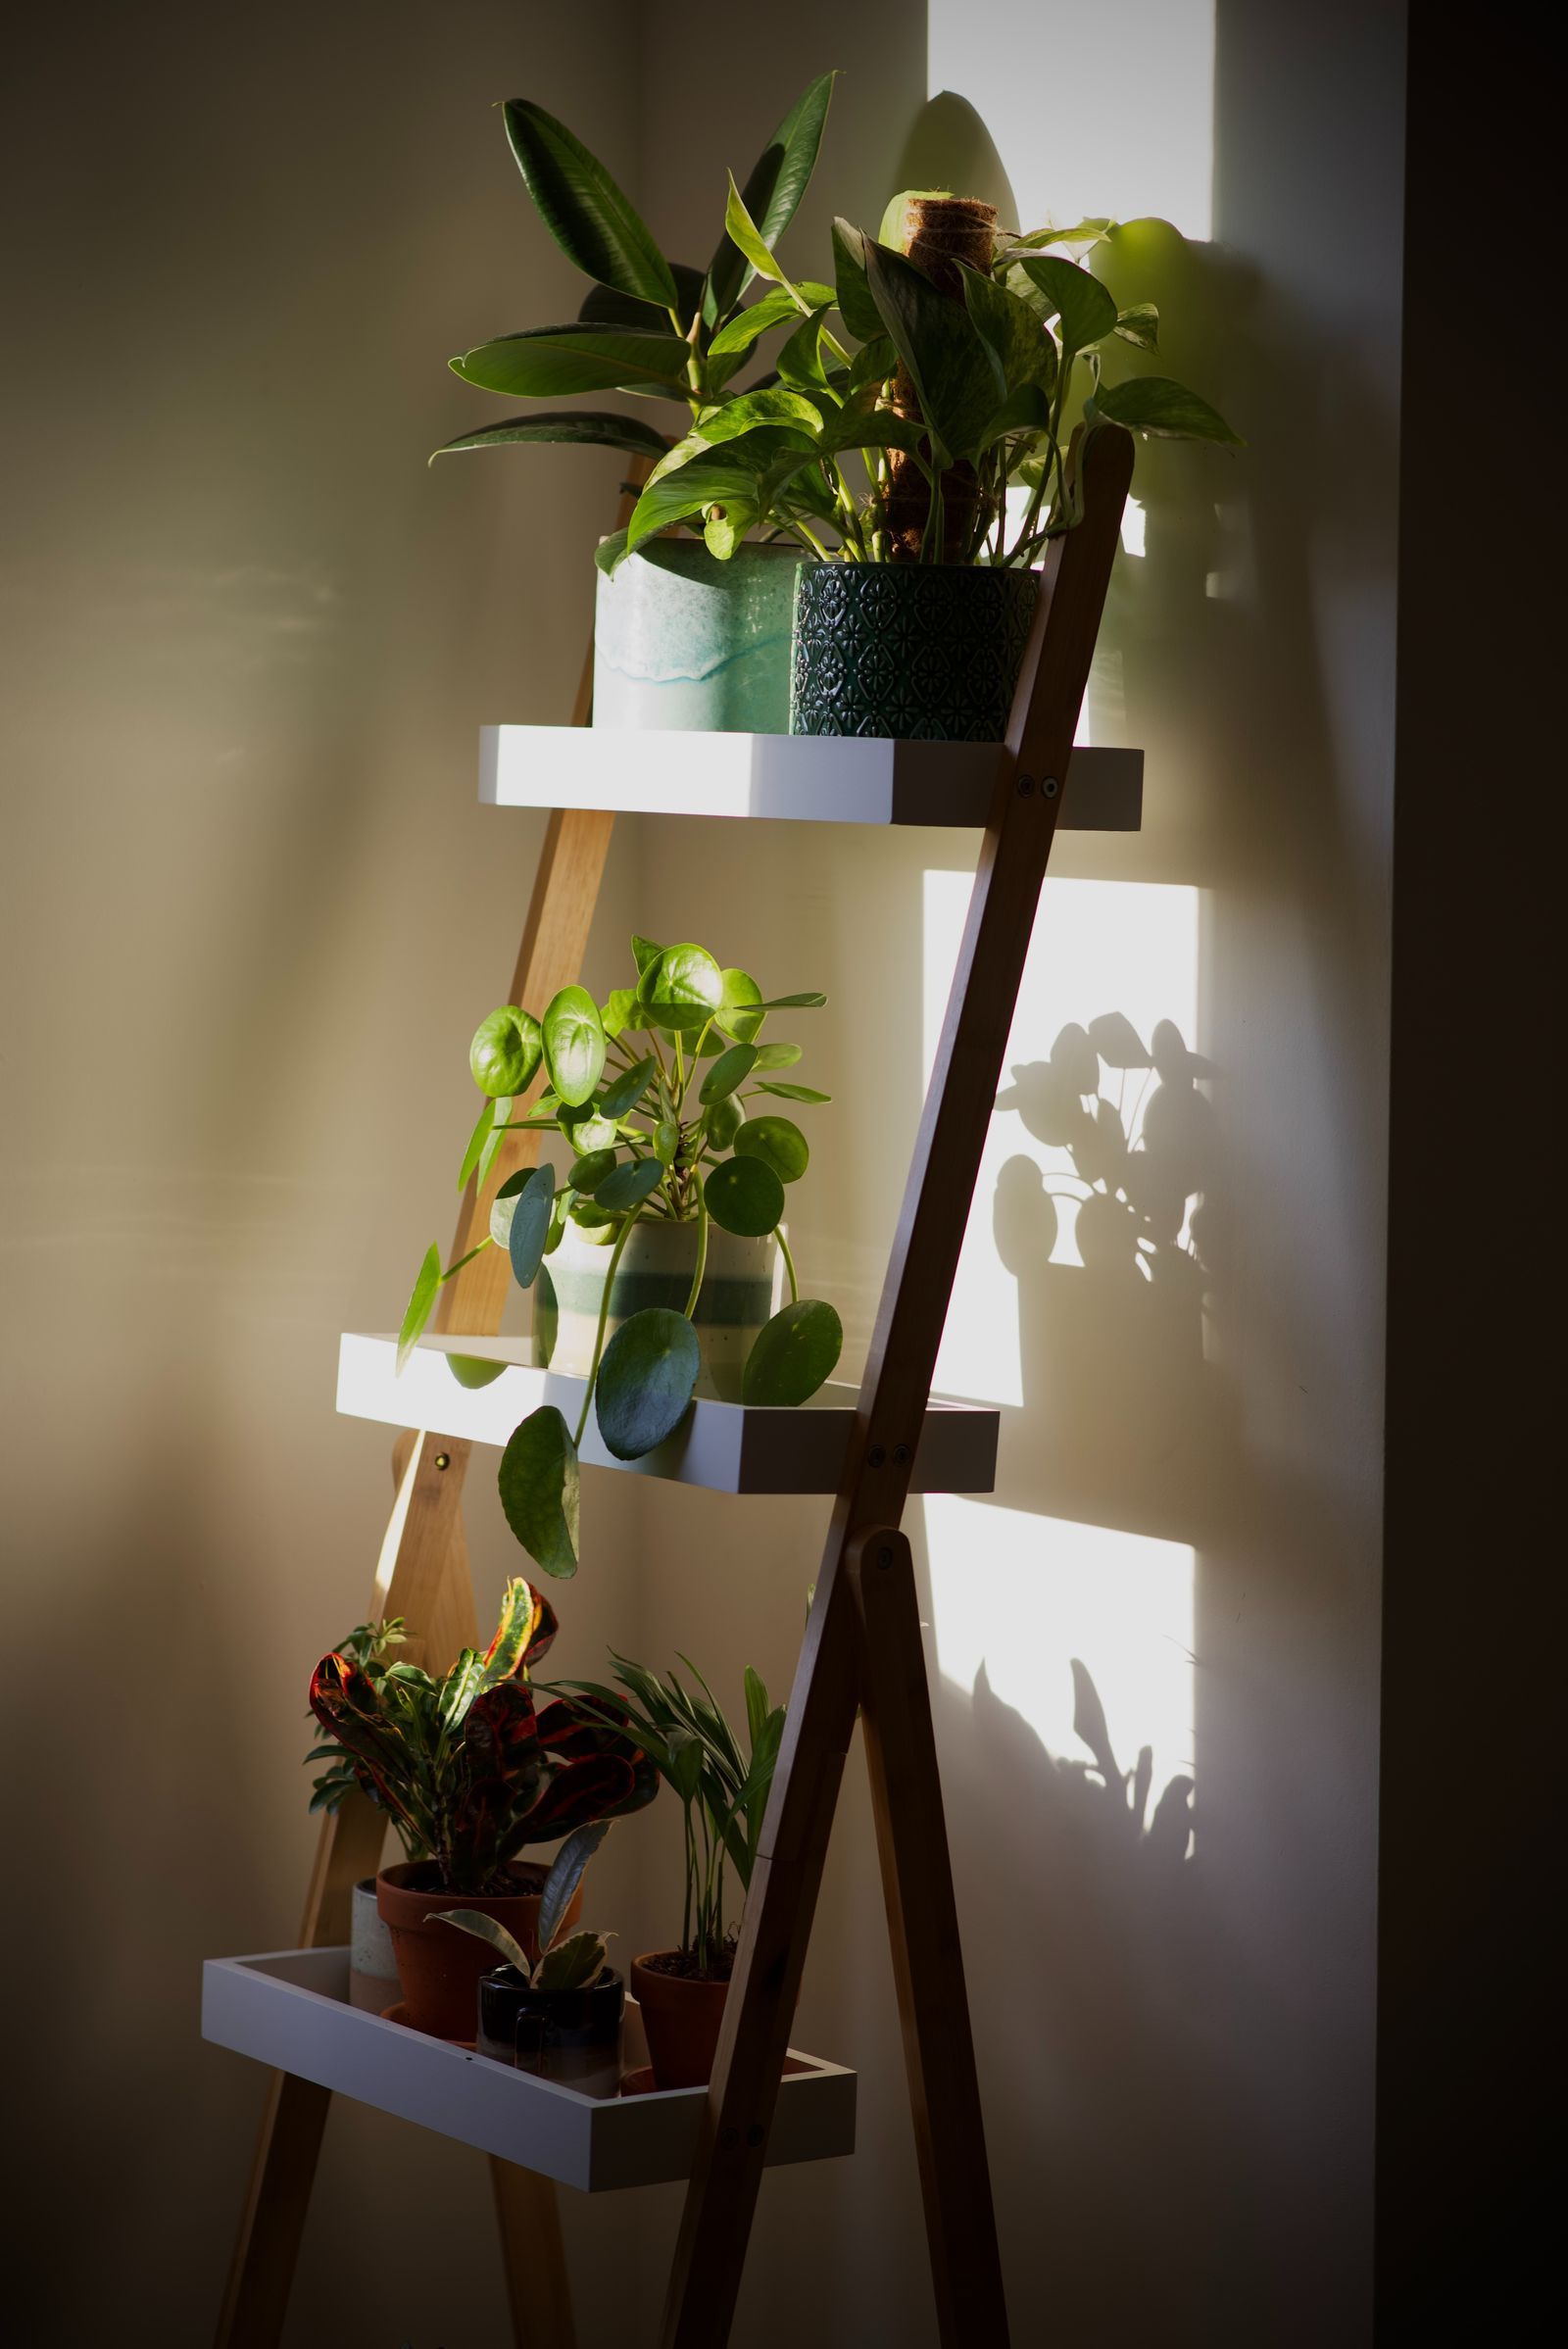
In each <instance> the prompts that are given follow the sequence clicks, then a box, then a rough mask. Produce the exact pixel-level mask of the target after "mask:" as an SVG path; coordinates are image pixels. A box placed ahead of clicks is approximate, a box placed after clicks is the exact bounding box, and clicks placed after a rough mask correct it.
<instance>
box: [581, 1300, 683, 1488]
mask: <svg viewBox="0 0 1568 2349" xmlns="http://www.w3.org/2000/svg"><path fill="white" fill-rule="evenodd" d="M701 1367H702V1348H701V1347H700V1346H699V1345H698V1343H697V1333H696V1331H695V1330H694V1329H693V1328H692V1325H691V1323H690V1322H689V1321H688V1320H687V1319H686V1316H685V1315H684V1313H672V1312H670V1311H669V1310H668V1309H667V1308H666V1307H665V1306H662V1305H651V1306H649V1307H648V1309H647V1310H646V1311H645V1312H642V1313H633V1314H632V1316H631V1318H630V1319H629V1320H627V1321H623V1322H622V1323H621V1325H620V1327H619V1329H618V1330H617V1331H616V1332H615V1335H614V1336H613V1338H612V1340H611V1341H610V1344H609V1345H608V1346H606V1348H605V1358H604V1360H603V1361H602V1362H601V1363H600V1365H599V1383H598V1385H597V1387H596V1388H595V1390H594V1403H595V1409H596V1410H597V1412H598V1416H599V1433H600V1434H601V1435H602V1436H603V1438H604V1440H605V1444H606V1446H607V1447H608V1449H609V1450H611V1451H613V1453H614V1455H615V1457H616V1459H617V1460H640V1459H641V1458H642V1457H643V1455H644V1453H645V1452H651V1451H652V1450H653V1449H654V1447H655V1445H656V1444H662V1443H663V1441H664V1439H665V1437H666V1436H669V1435H672V1434H673V1433H674V1431H675V1429H676V1428H677V1427H678V1426H679V1425H680V1423H681V1420H682V1419H683V1418H684V1416H685V1414H686V1408H687V1405H688V1404H689V1403H690V1401H691V1399H692V1392H693V1390H694V1388H695V1387H696V1385H697V1373H698V1371H699V1370H700V1369H701Z"/></svg>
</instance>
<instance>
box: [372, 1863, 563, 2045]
mask: <svg viewBox="0 0 1568 2349" xmlns="http://www.w3.org/2000/svg"><path fill="white" fill-rule="evenodd" d="M508 1873H509V1874H510V1875H511V1876H512V1877H513V1878H514V1879H515V1882H516V1884H517V1890H516V1891H515V1893H514V1894H512V1895H510V1896H509V1895H507V1894H506V1893H499V1892H498V1893H477V1892H443V1891H442V1890H441V1889H440V1887H439V1885H438V1884H437V1883H436V1873H435V1868H434V1865H433V1863H432V1862H431V1861H429V1860H405V1861H403V1862H402V1863H401V1864H400V1865H399V1866H398V1867H396V1868H383V1869H382V1871H381V1873H380V1875H379V1876H378V1877H377V1878H376V1880H375V1900H376V1906H377V1908H378V1909H379V1910H380V1912H381V1915H382V1918H383V1919H384V1920H385V1923H386V1926H387V1929H388V1931H389V1932H390V1933H391V1935H392V1953H393V1955H394V1957H395V1958H396V1959H397V1962H398V1980H399V1982H401V1983H402V1984H403V1996H404V2000H405V2002H406V2004H407V2006H408V2010H409V2012H408V2020H409V2022H410V2024H411V2025H412V2027H413V2028H414V2030H416V2031H429V2032H430V2034H431V2036H432V2037H434V2038H438V2039H472V2038H473V2037H474V2036H475V2034H476V2032H477V2031H478V2028H479V1981H480V1977H481V1976H482V1975H485V1974H488V1973H489V1972H490V1971H491V1969H492V1968H493V1967H494V1965H495V1962H496V1953H495V1951H494V1950H493V1949H492V1948H491V1946H490V1944H489V1942H488V1941H481V1940H480V1939H479V1937H478V1935H477V1934H476V1933H463V1932H461V1931H460V1929H459V1928H458V1927H457V1926H455V1925H440V1924H437V1923H435V1922H434V1919H435V1918H436V1917H437V1916H438V1915H439V1913H440V1912H441V1910H442V1909H479V1910H481V1911H482V1912H483V1914H484V1915H485V1916H487V1917H494V1918H495V1919H496V1920H497V1922H498V1923H499V1924H501V1925H504V1926H505V1927H506V1929H507V1931H508V1932H509V1933H511V1934H513V1935H514V1937H515V1939H516V1940H518V1941H520V1942H521V1943H522V1946H523V1949H524V1951H525V1952H526V1954H527V1955H528V1956H529V1957H530V1958H536V1957H537V1956H538V1954H539V1944H538V1940H537V1938H536V1935H537V1932H538V1926H539V1895H540V1892H541V1891H542V1890H543V1888H544V1881H545V1873H546V1872H545V1870H544V1869H543V1868H538V1867H534V1866H532V1865H530V1864H529V1863H527V1862H526V1861H517V1862H516V1863H515V1865H514V1866H513V1867H512V1868H511V1869H510V1870H509V1871H508ZM581 1915H582V1886H581V1884H579V1885H578V1886H577V1889H576V1891H575V1892H574V1893H573V1894H572V1898H571V1906H570V1907H569V1908H568V1909H567V1911H566V1916H565V1925H566V1927H567V1928H569V1927H570V1926H572V1925H574V1924H575V1923H576V1922H577V1920H578V1918H579V1917H580V1916H581Z"/></svg>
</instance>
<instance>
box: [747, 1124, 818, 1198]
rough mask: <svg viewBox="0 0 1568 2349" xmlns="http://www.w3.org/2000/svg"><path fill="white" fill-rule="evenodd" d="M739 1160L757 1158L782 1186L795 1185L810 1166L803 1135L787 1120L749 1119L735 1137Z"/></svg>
mask: <svg viewBox="0 0 1568 2349" xmlns="http://www.w3.org/2000/svg"><path fill="white" fill-rule="evenodd" d="M735 1155H736V1156H737V1157H738V1158H760V1159H761V1161H762V1163H763V1165H764V1166H771V1168H772V1169H773V1172H774V1173H775V1174H776V1175H777V1177H778V1179H779V1181H780V1182H781V1183H798V1182H799V1181H800V1179H801V1177H802V1175H803V1174H805V1172H806V1169H807V1167H808V1166H809V1164H810V1160H811V1153H810V1150H809V1149H808V1147H807V1142H806V1136H805V1135H804V1134H803V1133H802V1132H801V1129H800V1127H799V1126H797V1125H792V1124H791V1123H790V1120H789V1119H788V1118H787V1117H749V1118H748V1119H747V1120H746V1123H745V1124H744V1125H743V1126H742V1128H741V1130H740V1132H739V1133H738V1134H737V1135H736V1137H735Z"/></svg>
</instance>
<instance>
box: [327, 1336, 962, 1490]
mask: <svg viewBox="0 0 1568 2349" xmlns="http://www.w3.org/2000/svg"><path fill="white" fill-rule="evenodd" d="M530 1350H531V1345H530V1341H529V1340H528V1339H527V1338H466V1337H443V1338H421V1339H420V1341H419V1343H418V1345H417V1346H416V1347H415V1349H414V1352H413V1354H412V1355H411V1356H410V1358H409V1362H408V1364H407V1367H406V1368H405V1370H404V1372H403V1375H402V1377H401V1378H400V1377H399V1376H398V1375H397V1341H396V1340H395V1339H394V1338H392V1337H390V1336H386V1335H380V1334H360V1333H356V1332H350V1333H348V1334H347V1335H346V1336H345V1337H344V1338H343V1339H342V1340H341V1341H340V1343H339V1347H338V1370H337V1407H338V1409H339V1410H340V1411H342V1412H344V1413H345V1414H346V1415H347V1416H348V1417H349V1418H351V1419H375V1420H379V1421H381V1422H382V1423H383V1424H384V1425H385V1426H387V1427H400V1428H401V1427H411V1428H412V1427H417V1428H424V1429H426V1430H427V1431H428V1432H429V1433H430V1434H431V1435H435V1436H456V1437H463V1438H465V1439H466V1441H467V1442H468V1443H470V1444H505V1443H506V1442H507V1440H508V1438H509V1437H510V1436H511V1434H512V1431H513V1429H514V1428H515V1426H516V1425H517V1422H518V1421H519V1420H521V1419H526V1417H527V1416H528V1413H529V1412H530V1411H535V1410H537V1409H538V1407H539V1405H540V1404H541V1403H554V1404H555V1405H556V1406H557V1408H558V1409H559V1410H561V1411H562V1412H563V1413H564V1415H565V1418H566V1420H567V1423H568V1425H571V1426H573V1427H574V1426H575V1425H576V1420H577V1414H578V1412H579V1411H580V1410H581V1408H582V1396H583V1381H582V1380H581V1379H574V1378H566V1377H564V1376H562V1375H560V1374H559V1373H557V1372H555V1371H550V1370H539V1369H536V1368H535V1367H534V1365H533V1363H532V1362H531V1361H530V1359H529V1354H530ZM454 1361H456V1363H457V1364H458V1366H459V1368H458V1369H455V1368H454ZM459 1370H461V1372H462V1376H461V1377H460V1375H459ZM856 1402H857V1395H856V1391H855V1389H854V1388H853V1387H841V1386H835V1385H829V1386H826V1387H824V1388H822V1389H821V1391H820V1392H819V1393H818V1394H817V1395H813V1396H812V1398H811V1400H810V1401H809V1403H803V1404H802V1405H801V1406H800V1408H799V1409H796V1410H784V1409H764V1408H760V1407H758V1406H756V1405H753V1404H745V1403H722V1402H716V1401H713V1400H711V1399H709V1398H708V1397H706V1396H702V1395H699V1396H698V1398H697V1400H696V1401H695V1402H694V1403H693V1404H692V1407H691V1409H690V1411H689V1412H688V1413H687V1415H686V1417H685V1419H684V1420H683V1421H682V1423H681V1425H680V1426H679V1427H678V1428H677V1429H676V1431H675V1433H674V1435H673V1436H671V1437H670V1438H669V1439H668V1441H667V1442H666V1443H664V1444H661V1445H660V1446H659V1448H658V1450H657V1451H652V1452H649V1453H648V1454H647V1456H646V1457H645V1458H643V1459H641V1460H617V1459H616V1458H615V1457H614V1455H613V1453H612V1452H610V1451H608V1450H607V1449H606V1448H605V1445H604V1443H603V1441H602V1439H601V1437H600V1434H599V1429H598V1426H597V1423H596V1422H595V1420H594V1418H593V1416H592V1414H590V1416H589V1421H588V1426H587V1428H586V1430H585V1431H584V1435H583V1443H582V1453H581V1456H582V1458H583V1459H584V1460H585V1461H587V1462H588V1463H589V1464H590V1465H592V1466H594V1467H598V1468H618V1469H620V1470H622V1471H624V1472H626V1473H629V1474H631V1475H633V1476H654V1477H663V1478H665V1479H667V1480H669V1481H670V1482H672V1483H675V1484H681V1485H706V1486H708V1487H710V1488H711V1490H712V1491H714V1492H718V1493H836V1492H837V1491H838V1487H839V1480H840V1477H841V1475H842V1473H843V1468H844V1460H845V1454H846V1452H847V1450H848V1447H849V1444H850V1442H851V1439H852V1437H853V1436H854V1434H855V1429H856V1424H857V1423H856ZM1000 1425H1001V1414H1000V1412H998V1411H996V1410H993V1409H989V1408H987V1407H986V1406H985V1405H983V1404H978V1403H960V1402H947V1401H944V1400H942V1399H941V1398H939V1397H933V1398H932V1400H931V1401H930V1402H928V1403H927V1405H926V1411H925V1421H924V1425H923V1427H922V1429H921V1432H920V1436H919V1439H918V1442H917V1444H916V1446H915V1454H914V1472H913V1475H912V1478H911V1480H910V1490H911V1491H912V1492H915V1493H989V1492H991V1491H992V1489H993V1487H994V1486H995V1483H996V1473H997V1434H998V1429H999V1427H1000Z"/></svg>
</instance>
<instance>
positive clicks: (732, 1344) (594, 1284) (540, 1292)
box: [533, 1221, 782, 1403]
mask: <svg viewBox="0 0 1568 2349" xmlns="http://www.w3.org/2000/svg"><path fill="white" fill-rule="evenodd" d="M612 1254H613V1248H612V1246H611V1236H610V1235H608V1234H607V1237H606V1239H605V1240H604V1241H597V1240H595V1239H593V1238H592V1237H590V1236H589V1235H588V1234H586V1233H583V1232H580V1231H578V1230H576V1229H575V1228H573V1227H571V1226H568V1227H567V1230H566V1232H565V1234H564V1237H563V1239H562V1242H561V1245H560V1247H559V1248H556V1249H555V1250H554V1251H553V1252H552V1254H550V1255H549V1256H547V1257H546V1258H545V1261H544V1263H543V1265H542V1266H541V1267H540V1271H539V1278H538V1280H537V1282H536V1283H535V1285H534V1319H533V1357H534V1360H535V1362H537V1363H538V1364H539V1365H540V1366H541V1367H543V1368H548V1369H551V1370H563V1371H565V1372H567V1373H568V1374H569V1375H571V1376H572V1377H575V1378H586V1377H587V1376H588V1373H589V1371H590V1369H591V1368H592V1366H593V1358H594V1340H595V1337H596V1335H597V1332H598V1328H599V1314H600V1308H601V1306H602V1305H603V1304H604V1301H605V1281H606V1276H607V1275H608V1273H609V1271H610V1259H611V1256H612ZM696 1269H697V1225H696V1224H695V1223H665V1222H662V1221H650V1222H647V1223H638V1224H634V1225H633V1227H632V1230H631V1234H630V1236H629V1238H628V1239H627V1242H626V1245H625V1247H624V1248H622V1249H621V1251H620V1259H619V1261H618V1263H617V1264H616V1266H615V1280H614V1286H613V1289H612V1291H611V1294H610V1309H609V1312H608V1314H607V1315H606V1319H605V1344H606V1345H607V1346H608V1345H609V1343H610V1341H611V1339H612V1338H613V1336H614V1334H615V1332H616V1330H618V1329H619V1327H620V1325H621V1323H622V1322H623V1321H626V1320H628V1319H629V1318H630V1316H631V1315H632V1314H633V1313H641V1312H643V1311H644V1310H645V1309H646V1308H647V1307H648V1306H650V1305H662V1306H664V1307H665V1308H666V1309H667V1310H669V1311H670V1312H673V1313H682V1312H684V1311H685V1309H686V1300H687V1298H688V1297H689V1296H690V1295H691V1286H692V1276H693V1274H694V1273H695V1272H696ZM781 1271H782V1265H781V1260H780V1256H779V1247H778V1242H777V1241H776V1240H775V1239H774V1237H773V1235H772V1234H771V1233H770V1232H769V1233H768V1234H766V1235H765V1236H764V1237H763V1238H762V1239H760V1240H742V1239H740V1238H738V1237H737V1236H736V1234H735V1233H733V1232H724V1231H721V1230H720V1229H719V1227H718V1225H717V1224H715V1223H710V1224H709V1227H708V1260H707V1264H706V1266H705V1268H704V1272H703V1285H702V1288H701V1290H700V1291H699V1292H698V1297H697V1304H696V1307H695V1309H694V1311H693V1314H692V1328H693V1330H694V1331H695V1332H696V1335H697V1343H698V1346H699V1347H700V1348H701V1350H702V1369H701V1371H700V1372H699V1374H698V1380H697V1392H698V1394H699V1395H710V1396H715V1397H716V1398H717V1399H718V1400H719V1401H720V1402H729V1403H734V1402H739V1401H740V1399H741V1374H742V1372H743V1371H744V1370H745V1368H746V1357H747V1356H748V1354H749V1353H750V1352H751V1350H752V1347H753V1346H754V1345H755V1343H756V1341H757V1337H758V1333H759V1332H760V1330H761V1329H762V1327H763V1325H764V1324H765V1323H766V1322H768V1321H770V1320H771V1319H772V1316H773V1314H774V1312H775V1310H776V1308H777V1301H778V1290H779V1283H780V1274H781Z"/></svg>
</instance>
